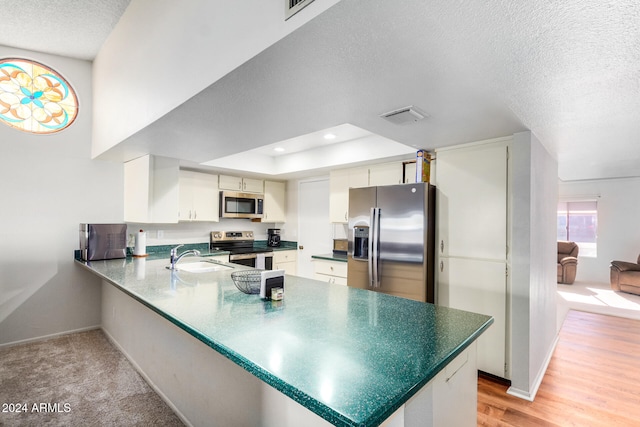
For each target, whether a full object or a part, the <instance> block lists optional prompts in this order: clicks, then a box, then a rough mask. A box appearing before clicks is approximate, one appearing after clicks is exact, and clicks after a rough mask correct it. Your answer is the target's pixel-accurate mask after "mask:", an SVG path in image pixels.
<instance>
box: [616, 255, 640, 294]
mask: <svg viewBox="0 0 640 427" xmlns="http://www.w3.org/2000/svg"><path fill="white" fill-rule="evenodd" d="M610 278H611V289H613V290H614V291H619V292H627V293H630V294H636V295H640V256H638V259H637V262H635V263H633V262H626V261H611V266H610Z"/></svg>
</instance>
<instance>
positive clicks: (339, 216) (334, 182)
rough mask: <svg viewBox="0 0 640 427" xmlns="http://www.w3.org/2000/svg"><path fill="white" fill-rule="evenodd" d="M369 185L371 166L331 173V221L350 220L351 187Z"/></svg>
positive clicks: (338, 170)
mask: <svg viewBox="0 0 640 427" xmlns="http://www.w3.org/2000/svg"><path fill="white" fill-rule="evenodd" d="M368 186H369V168H367V167H362V168H352V169H337V170H332V171H331V172H330V173H329V221H330V222H343V223H346V222H347V221H348V220H349V188H359V187H368Z"/></svg>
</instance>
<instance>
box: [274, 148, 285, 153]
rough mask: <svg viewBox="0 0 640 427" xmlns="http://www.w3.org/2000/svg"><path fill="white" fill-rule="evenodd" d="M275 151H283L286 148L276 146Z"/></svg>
mask: <svg viewBox="0 0 640 427" xmlns="http://www.w3.org/2000/svg"><path fill="white" fill-rule="evenodd" d="M273 151H277V152H278V153H282V152H283V151H284V148H282V147H276V148H274V149H273Z"/></svg>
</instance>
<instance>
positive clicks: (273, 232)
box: [267, 228, 280, 248]
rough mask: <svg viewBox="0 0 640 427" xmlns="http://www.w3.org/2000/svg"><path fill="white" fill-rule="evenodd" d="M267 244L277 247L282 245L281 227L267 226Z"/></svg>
mask: <svg viewBox="0 0 640 427" xmlns="http://www.w3.org/2000/svg"><path fill="white" fill-rule="evenodd" d="M267 235H268V237H267V246H269V247H272V248H277V247H279V246H280V229H279V228H267Z"/></svg>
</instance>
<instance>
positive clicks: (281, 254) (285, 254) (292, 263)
mask: <svg viewBox="0 0 640 427" xmlns="http://www.w3.org/2000/svg"><path fill="white" fill-rule="evenodd" d="M297 262H298V251H296V250H291V251H273V269H274V270H284V273H285V274H292V275H296V273H297V271H298V268H297Z"/></svg>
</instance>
